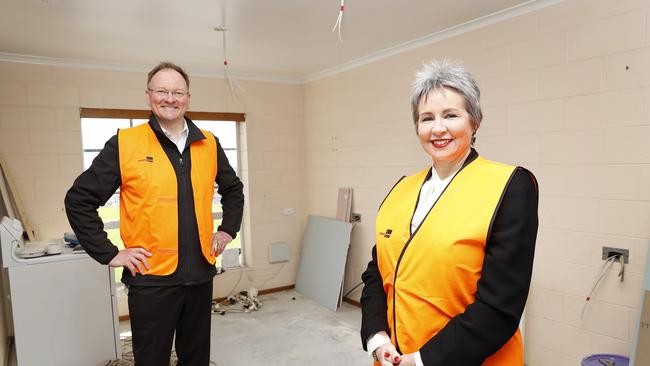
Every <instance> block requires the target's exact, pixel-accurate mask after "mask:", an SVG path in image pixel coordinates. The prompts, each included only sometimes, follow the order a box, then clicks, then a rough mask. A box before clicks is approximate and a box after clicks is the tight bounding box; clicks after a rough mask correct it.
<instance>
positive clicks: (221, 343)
mask: <svg viewBox="0 0 650 366" xmlns="http://www.w3.org/2000/svg"><path fill="white" fill-rule="evenodd" d="M294 298H295V300H294ZM260 300H261V302H262V308H261V309H260V310H258V311H254V312H251V313H240V312H228V313H226V314H225V315H219V314H215V315H213V316H212V349H211V357H210V359H211V360H212V361H214V362H215V363H216V364H217V365H219V366H224V365H227V366H257V365H272V366H294V365H295V366H304V365H309V366H326V365H370V364H371V363H372V359H371V358H370V357H369V356H368V355H367V354H366V353H365V352H364V351H363V350H362V349H361V342H360V337H359V327H360V325H361V311H360V309H358V308H356V307H354V306H352V305H350V304H347V303H343V304H342V306H341V308H339V310H338V311H337V312H333V311H331V310H329V309H326V308H324V307H322V306H321V305H319V304H318V303H316V302H315V301H313V300H310V299H308V298H305V297H303V296H302V295H300V294H299V293H297V292H295V291H285V292H278V293H273V294H267V295H262V296H260ZM232 308H233V309H238V308H239V307H238V306H237V305H235V306H233V307H232ZM120 328H121V332H122V334H123V335H127V334H129V333H130V332H129V323H128V322H122V323H121V324H120Z"/></svg>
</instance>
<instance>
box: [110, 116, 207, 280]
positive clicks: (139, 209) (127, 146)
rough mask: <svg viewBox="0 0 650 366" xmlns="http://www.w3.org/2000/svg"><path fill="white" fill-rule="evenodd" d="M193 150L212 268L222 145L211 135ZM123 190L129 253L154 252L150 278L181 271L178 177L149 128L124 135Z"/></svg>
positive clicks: (199, 216) (198, 209)
mask: <svg viewBox="0 0 650 366" xmlns="http://www.w3.org/2000/svg"><path fill="white" fill-rule="evenodd" d="M201 132H203V135H204V136H205V138H204V139H201V140H198V141H194V142H192V144H191V145H190V155H191V157H192V164H191V166H192V169H191V175H190V176H191V179H192V187H191V188H192V192H193V195H194V211H195V213H196V223H197V225H198V229H199V240H200V242H201V251H202V252H203V256H204V257H205V259H206V260H208V262H210V263H211V264H214V262H215V257H214V256H211V255H210V246H211V244H212V230H213V221H212V197H213V195H214V182H215V177H216V175H217V142H216V139H215V138H214V136H213V135H212V134H211V133H209V132H206V131H201ZM118 150H119V158H120V172H121V175H122V185H121V187H120V236H121V237H122V241H123V242H124V246H125V247H127V248H133V247H142V248H144V249H146V250H148V251H149V252H151V254H152V256H151V258H148V259H147V260H148V261H149V264H150V265H151V268H150V269H149V270H145V273H144V274H147V275H158V276H164V275H169V274H172V273H173V272H174V271H175V270H176V267H177V266H178V190H177V183H176V173H175V172H174V167H173V166H172V163H171V162H170V161H169V158H168V157H167V154H165V151H164V150H163V148H162V146H161V145H160V142H159V141H158V138H157V137H156V135H155V133H154V131H153V130H152V129H151V127H150V126H149V124H148V123H145V124H142V125H139V126H136V127H132V128H127V129H122V130H120V131H119V133H118Z"/></svg>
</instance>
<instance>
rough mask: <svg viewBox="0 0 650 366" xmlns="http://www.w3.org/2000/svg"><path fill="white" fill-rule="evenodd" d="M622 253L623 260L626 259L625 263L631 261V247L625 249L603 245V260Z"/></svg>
mask: <svg viewBox="0 0 650 366" xmlns="http://www.w3.org/2000/svg"><path fill="white" fill-rule="evenodd" d="M617 254H620V255H622V256H623V260H624V261H625V264H628V263H630V250H629V249H623V248H614V247H603V260H605V259H607V258H609V257H611V256H614V255H617Z"/></svg>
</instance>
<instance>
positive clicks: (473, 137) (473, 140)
mask: <svg viewBox="0 0 650 366" xmlns="http://www.w3.org/2000/svg"><path fill="white" fill-rule="evenodd" d="M475 143H476V132H474V133H473V134H472V142H471V143H470V145H471V146H472V147H474V144H475Z"/></svg>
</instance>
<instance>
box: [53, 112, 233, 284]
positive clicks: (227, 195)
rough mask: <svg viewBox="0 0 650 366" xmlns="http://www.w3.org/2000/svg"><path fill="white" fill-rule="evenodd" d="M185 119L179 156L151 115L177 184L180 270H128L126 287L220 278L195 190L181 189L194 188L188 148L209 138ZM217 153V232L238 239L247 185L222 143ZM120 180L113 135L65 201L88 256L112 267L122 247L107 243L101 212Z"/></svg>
mask: <svg viewBox="0 0 650 366" xmlns="http://www.w3.org/2000/svg"><path fill="white" fill-rule="evenodd" d="M185 120H186V121H187V127H188V136H187V141H186V143H185V148H184V150H183V152H182V153H181V152H179V150H178V148H177V147H176V145H175V144H174V143H173V142H172V141H171V140H169V138H167V136H165V134H164V132H163V131H162V129H161V127H160V125H159V124H158V121H157V120H156V119H155V117H154V116H153V115H152V116H151V117H150V119H149V126H151V128H152V129H153V131H154V133H155V135H156V137H157V139H158V142H159V143H160V145H161V146H162V148H163V150H164V151H165V154H166V155H167V157H168V158H169V161H170V163H171V164H172V166H173V168H174V172H175V173H176V179H177V183H178V184H177V187H178V221H179V222H178V243H179V251H178V253H179V254H178V255H179V261H178V266H177V269H176V271H175V272H174V273H172V274H170V275H168V276H154V275H146V276H143V275H140V274H137V275H136V276H135V277H134V276H132V275H131V273H130V271H123V273H122V282H124V283H127V284H132V285H149V286H153V285H156V286H172V285H179V284H198V283H203V282H206V281H209V280H211V279H212V277H214V275H215V274H216V270H215V267H214V266H213V265H210V264H209V262H208V261H207V260H205V258H204V257H203V254H202V252H201V244H200V241H199V237H198V226H197V223H196V214H195V210H194V199H193V192H192V189H183V187H190V188H191V187H192V184H191V178H190V173H191V169H192V160H191V156H190V149H189V146H190V144H191V143H192V142H194V141H197V140H200V139H203V138H205V136H204V135H203V133H202V132H201V130H199V128H198V127H197V126H196V125H195V124H194V123H193V122H192V121H191V120H190V119H189V118H187V117H186V118H185ZM118 133H119V132H118ZM215 138H216V137H215ZM216 153H217V163H218V170H217V175H216V177H215V182H216V183H217V186H218V190H217V192H218V193H219V195H221V204H222V206H223V220H222V223H221V225H220V226H219V228H218V230H221V231H224V232H226V233H228V234H230V236H232V237H233V238H235V236H236V235H237V232H238V231H239V228H240V225H241V219H242V214H243V208H244V194H243V184H242V183H241V181H240V180H239V178H238V177H237V175H236V174H235V171H234V170H233V168H232V167H231V166H230V163H229V162H228V158H227V157H226V154H225V153H224V151H223V149H222V148H221V145H220V144H219V142H218V139H217V152H216ZM181 158H182V161H183V165H184V167H183V168H184V169H181V167H180V166H179V163H178V162H179V160H180V159H181ZM121 180H122V178H121V172H120V163H119V143H118V137H117V135H115V136H113V137H111V138H110V139H109V140H108V141H107V142H106V145H105V146H104V148H103V149H102V150H101V151H100V152H99V155H97V157H96V158H95V159H94V160H93V162H92V165H91V166H90V167H89V168H88V169H87V170H86V171H84V172H83V173H82V174H81V175H80V176H79V177H78V178H77V179H76V180H75V182H74V183H73V185H72V187H71V188H70V190H68V193H67V194H66V197H65V207H66V213H67V215H68V220H69V221H70V225H71V227H72V230H73V231H74V232H75V234H76V235H77V238H78V239H79V242H80V243H81V245H82V246H83V248H84V249H85V250H86V252H87V253H88V254H89V255H90V256H91V257H92V258H94V259H95V260H97V261H98V262H100V263H102V264H108V263H109V262H110V261H111V260H112V259H113V258H114V257H115V256H116V255H117V253H118V251H119V249H118V248H117V247H116V246H115V245H113V243H111V241H110V240H109V239H108V236H107V234H106V231H104V224H103V222H102V220H101V218H100V217H99V214H98V212H97V209H98V208H99V207H100V206H102V205H104V204H105V203H106V201H108V199H109V198H110V197H111V196H112V195H113V193H115V191H116V190H117V188H119V187H120V185H121Z"/></svg>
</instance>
